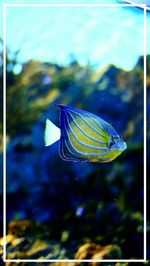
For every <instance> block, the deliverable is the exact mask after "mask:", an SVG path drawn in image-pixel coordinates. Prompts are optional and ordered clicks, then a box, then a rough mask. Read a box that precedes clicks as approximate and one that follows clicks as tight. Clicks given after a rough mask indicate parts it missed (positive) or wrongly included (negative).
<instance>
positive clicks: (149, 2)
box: [119, 0, 150, 12]
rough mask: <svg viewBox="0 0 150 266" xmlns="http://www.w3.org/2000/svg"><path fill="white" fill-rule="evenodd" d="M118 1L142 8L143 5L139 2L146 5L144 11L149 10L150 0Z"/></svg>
mask: <svg viewBox="0 0 150 266" xmlns="http://www.w3.org/2000/svg"><path fill="white" fill-rule="evenodd" d="M119 2H124V3H126V4H131V5H137V6H136V7H138V8H141V9H144V6H140V5H141V4H143V5H144V4H145V5H146V11H148V12H150V0H134V1H132V0H119Z"/></svg>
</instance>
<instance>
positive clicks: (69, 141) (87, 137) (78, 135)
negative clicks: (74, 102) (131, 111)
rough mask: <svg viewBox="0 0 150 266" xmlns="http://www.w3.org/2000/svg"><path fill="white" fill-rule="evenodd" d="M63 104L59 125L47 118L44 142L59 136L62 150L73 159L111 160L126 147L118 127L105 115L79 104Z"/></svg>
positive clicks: (77, 160)
mask: <svg viewBox="0 0 150 266" xmlns="http://www.w3.org/2000/svg"><path fill="white" fill-rule="evenodd" d="M57 106H59V107H60V110H61V112H60V128H58V127H56V126H55V125H54V124H53V123H52V122H51V121H50V120H49V119H47V120H46V127H45V136H44V138H45V146H49V145H51V144H53V143H54V142H56V141H57V140H60V147H59V154H60V157H61V158H62V159H63V160H67V161H74V162H81V161H82V162H98V163H104V162H110V161H112V160H114V159H115V158H116V157H118V156H119V155H120V154H121V153H122V152H123V151H124V150H125V149H126V148H127V145H126V143H125V142H124V141H123V140H122V138H121V137H120V135H119V134H118V133H117V131H116V130H115V129H114V128H113V127H112V126H111V125H110V124H109V123H107V122H106V121H104V120H103V119H102V118H100V117H98V116H97V115H94V114H92V113H90V112H87V111H83V110H80V109H77V108H73V107H69V106H65V105H57Z"/></svg>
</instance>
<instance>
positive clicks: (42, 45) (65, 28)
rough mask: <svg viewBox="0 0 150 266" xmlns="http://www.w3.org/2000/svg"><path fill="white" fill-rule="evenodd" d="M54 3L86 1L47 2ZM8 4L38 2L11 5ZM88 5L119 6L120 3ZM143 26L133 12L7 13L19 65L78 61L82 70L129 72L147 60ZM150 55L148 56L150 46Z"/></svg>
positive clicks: (9, 10) (63, 9) (128, 9)
mask: <svg viewBox="0 0 150 266" xmlns="http://www.w3.org/2000/svg"><path fill="white" fill-rule="evenodd" d="M41 2H42V1H41V0H37V1H36V3H41ZM54 2H55V3H64V2H65V3H84V2H85V1H81V0H78V1H69V0H68V1H64V0H59V1H58V0H57V1H44V3H54ZM5 3H8V1H5ZM9 3H26V4H28V3H35V2H34V1H15V0H13V1H9ZM86 3H105V4H106V3H108V4H110V3H113V4H116V3H119V1H115V0H108V1H102V0H99V1H86ZM143 21H144V19H143V11H142V10H140V9H137V8H134V7H118V6H115V7H111V6H107V7H90V8H89V7H8V8H7V17H6V25H7V30H6V33H7V34H6V36H7V46H8V48H9V49H10V50H11V51H12V52H15V51H19V54H18V60H19V61H20V62H26V61H28V60H31V59H35V60H42V61H46V62H54V63H58V64H62V65H67V64H69V63H70V60H71V58H72V56H74V57H75V58H76V59H77V60H79V61H80V63H81V64H83V65H84V64H87V63H88V62H90V63H91V64H92V65H93V66H94V67H96V68H101V67H103V66H105V65H107V64H115V65H117V66H118V67H122V68H124V69H126V70H130V69H131V68H132V67H133V66H134V65H135V64H136V62H137V59H138V57H139V56H140V55H142V54H143V49H144V42H143V39H144V33H143V27H144V24H143ZM147 25H150V16H147ZM0 28H1V30H0V36H2V27H0ZM149 28H150V27H149ZM147 53H150V45H148V46H147Z"/></svg>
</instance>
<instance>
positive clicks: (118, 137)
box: [111, 135, 121, 141]
mask: <svg viewBox="0 0 150 266" xmlns="http://www.w3.org/2000/svg"><path fill="white" fill-rule="evenodd" d="M111 138H112V140H114V141H115V140H116V139H121V136H120V135H117V136H114V135H113V136H112V137H111Z"/></svg>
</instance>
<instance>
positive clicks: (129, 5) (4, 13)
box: [3, 4, 147, 263]
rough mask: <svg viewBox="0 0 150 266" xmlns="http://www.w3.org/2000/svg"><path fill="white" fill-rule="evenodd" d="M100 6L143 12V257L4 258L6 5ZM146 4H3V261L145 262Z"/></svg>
mask: <svg viewBox="0 0 150 266" xmlns="http://www.w3.org/2000/svg"><path fill="white" fill-rule="evenodd" d="M18 6H19V7H20V6H23V7H31V6H32V7H33V6H34V7H101V6H105V7H106V6H115V7H116V6H123V7H140V8H143V12H144V29H143V30H144V42H143V46H144V51H143V54H144V125H143V126H144V224H143V225H144V233H143V238H144V258H143V259H135V260H134V259H112V260H111V259H103V260H92V259H83V260H77V259H56V260H54V259H52V260H51V259H49V260H42V259H6V9H7V7H18ZM146 38H147V36H146V4H135V5H134V4H132V5H131V4H3V42H4V46H3V47H4V52H3V239H4V247H3V261H4V262H17V263H19V262H38V263H40V262H108V263H109V262H146V260H147V259H146V246H147V245H146V242H147V241H146V226H147V223H146V217H147V214H146V123H147V121H146Z"/></svg>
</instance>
